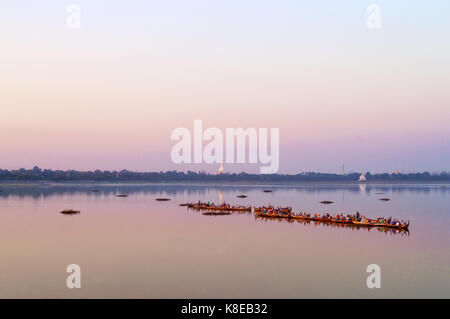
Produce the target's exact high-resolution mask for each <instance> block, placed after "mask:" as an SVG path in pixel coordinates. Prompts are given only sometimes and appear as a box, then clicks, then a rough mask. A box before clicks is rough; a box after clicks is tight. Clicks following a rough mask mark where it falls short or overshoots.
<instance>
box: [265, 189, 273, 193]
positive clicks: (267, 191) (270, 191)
mask: <svg viewBox="0 0 450 319" xmlns="http://www.w3.org/2000/svg"><path fill="white" fill-rule="evenodd" d="M263 192H264V193H272V190H270V189H265V190H263Z"/></svg>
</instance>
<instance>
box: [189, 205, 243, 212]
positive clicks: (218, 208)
mask: <svg viewBox="0 0 450 319" xmlns="http://www.w3.org/2000/svg"><path fill="white" fill-rule="evenodd" d="M188 207H190V208H192V209H199V210H204V209H207V210H216V211H236V212H251V211H252V208H251V207H215V206H196V205H191V206H188Z"/></svg>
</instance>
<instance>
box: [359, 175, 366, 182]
mask: <svg viewBox="0 0 450 319" xmlns="http://www.w3.org/2000/svg"><path fill="white" fill-rule="evenodd" d="M365 181H366V177H365V176H364V174H361V175H360V176H359V179H358V182H360V183H364V182H365Z"/></svg>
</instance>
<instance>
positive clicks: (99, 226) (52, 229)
mask: <svg viewBox="0 0 450 319" xmlns="http://www.w3.org/2000/svg"><path fill="white" fill-rule="evenodd" d="M94 189H96V190H98V192H93V191H92V190H94ZM263 189H271V190H273V192H272V193H264V192H263ZM116 194H128V195H129V196H128V197H116V196H115V195H116ZM240 194H245V195H247V196H248V197H247V198H243V199H241V198H237V197H236V196H237V195H240ZM158 197H168V198H170V199H171V200H170V201H168V202H159V201H155V198H158ZM386 197H387V198H390V199H391V200H390V201H380V200H379V199H380V198H386ZM197 200H202V201H208V200H210V201H214V202H220V200H224V201H226V202H228V203H231V204H243V205H267V204H269V203H271V204H273V205H283V206H292V207H293V208H294V209H295V210H302V211H309V212H314V213H315V212H318V213H324V212H329V213H338V212H345V213H347V212H351V213H354V212H356V211H357V210H358V211H359V212H360V213H363V214H365V215H366V216H368V217H378V216H386V217H388V216H394V217H398V218H400V219H404V220H406V219H409V220H410V221H411V225H410V228H409V234H408V233H399V232H393V231H387V232H382V231H379V230H377V229H370V230H368V229H365V228H351V227H331V226H329V225H328V226H327V225H324V224H314V223H309V224H308V223H301V222H286V221H280V220H267V219H261V218H255V216H254V215H253V214H249V213H233V214H231V215H228V216H205V215H202V214H201V213H200V212H196V211H193V210H188V209H187V208H186V207H180V206H179V204H181V203H186V202H192V201H197ZM323 200H330V201H333V202H334V203H333V204H330V205H324V204H320V201H323ZM68 208H73V209H77V210H80V211H81V213H80V214H78V215H74V216H67V215H62V214H60V213H59V212H60V211H61V210H63V209H68ZM449 227H450V185H447V186H446V187H445V186H442V185H423V184H414V185H330V184H322V185H300V186H267V185H265V186H259V185H256V186H252V185H248V186H247V185H239V186H236V185H230V186H226V185H221V186H212V185H180V184H178V185H174V184H171V185H169V184H167V185H161V184H146V185H136V184H126V185H112V184H109V185H104V184H103V185H98V184H95V185H94V184H76V185H68V184H45V185H37V184H35V185H13V184H0V261H1V262H0V298H450V231H449V229H450V228H449ZM69 264H78V265H79V266H80V267H81V288H80V289H68V288H67V286H66V278H67V276H68V275H69V274H68V273H66V267H67V265H69ZM369 264H378V265H380V267H381V288H379V289H369V288H368V287H367V285H366V278H367V276H368V275H369V274H368V273H367V272H366V267H367V266H368V265H369Z"/></svg>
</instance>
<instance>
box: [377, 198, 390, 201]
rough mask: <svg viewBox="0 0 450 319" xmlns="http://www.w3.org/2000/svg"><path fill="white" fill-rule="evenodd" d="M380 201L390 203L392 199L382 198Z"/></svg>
mask: <svg viewBox="0 0 450 319" xmlns="http://www.w3.org/2000/svg"><path fill="white" fill-rule="evenodd" d="M379 200H383V201H385V202H387V201H389V200H391V199H390V198H380V199H379Z"/></svg>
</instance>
